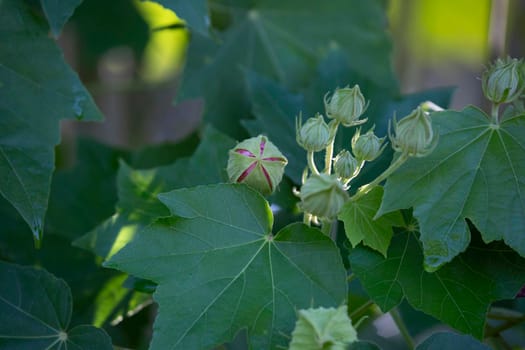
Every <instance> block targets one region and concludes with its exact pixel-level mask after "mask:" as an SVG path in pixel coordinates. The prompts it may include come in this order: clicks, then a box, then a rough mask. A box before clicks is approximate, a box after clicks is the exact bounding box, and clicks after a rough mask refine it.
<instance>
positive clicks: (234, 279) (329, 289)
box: [106, 184, 346, 349]
mask: <svg viewBox="0 0 525 350" xmlns="http://www.w3.org/2000/svg"><path fill="white" fill-rule="evenodd" d="M159 198H160V199H161V201H162V202H163V203H165V204H166V205H167V206H168V208H169V209H170V211H171V213H172V216H171V217H170V218H165V219H160V220H158V221H156V222H155V223H153V224H152V225H150V226H148V227H147V228H145V229H143V230H142V231H140V232H139V233H138V234H137V235H136V236H135V238H134V240H133V241H132V242H131V243H129V244H128V245H127V246H125V247H124V248H123V249H122V250H121V251H119V252H118V253H117V254H116V255H114V256H112V257H111V259H110V260H109V261H107V262H106V266H109V267H113V268H117V269H119V270H122V271H125V272H128V273H130V274H133V275H136V276H138V277H141V278H146V279H150V280H152V281H154V282H156V283H158V284H159V286H158V287H157V290H156V292H155V294H154V298H155V300H156V301H157V302H158V303H159V315H158V317H157V320H156V322H155V326H154V330H155V333H154V336H153V341H152V344H151V348H152V349H167V348H170V349H194V348H211V347H213V346H215V345H218V344H221V343H223V342H225V341H228V340H231V339H233V337H234V336H235V334H236V333H237V332H238V331H239V330H241V329H243V328H246V329H248V333H249V335H250V336H249V341H250V345H251V346H252V347H253V348H256V349H270V348H271V349H273V348H276V347H277V346H285V345H286V344H287V343H288V336H287V334H290V333H291V331H292V328H293V320H294V319H295V317H294V315H295V312H296V310H297V309H300V308H306V307H310V306H316V305H322V306H335V305H339V304H340V303H341V302H343V301H344V300H345V295H346V283H345V278H346V273H345V271H344V267H343V265H342V262H341V257H340V256H339V253H338V251H337V248H336V247H335V245H334V244H333V242H332V241H331V240H330V239H329V238H328V237H326V236H324V235H323V234H322V233H321V232H320V231H318V230H317V229H312V228H309V227H307V226H305V225H303V224H292V225H290V226H287V227H285V228H284V229H282V230H281V231H279V232H278V233H277V234H276V235H275V236H273V235H272V234H271V226H272V222H273V216H272V213H271V211H270V208H269V206H268V203H267V202H266V201H265V200H264V199H263V198H262V197H261V196H260V195H259V194H258V193H257V192H255V191H253V190H251V189H249V188H248V187H246V186H244V185H237V184H233V185H229V184H222V185H210V186H199V187H195V188H189V189H180V190H174V191H172V192H169V193H165V194H162V195H160V196H159ZM225 203H227V205H225Z"/></svg>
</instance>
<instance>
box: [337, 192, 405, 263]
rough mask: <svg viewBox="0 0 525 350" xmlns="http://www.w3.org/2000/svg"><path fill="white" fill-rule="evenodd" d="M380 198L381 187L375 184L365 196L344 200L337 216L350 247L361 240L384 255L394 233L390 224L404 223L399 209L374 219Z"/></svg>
mask: <svg viewBox="0 0 525 350" xmlns="http://www.w3.org/2000/svg"><path fill="white" fill-rule="evenodd" d="M381 198H383V188H382V187H380V186H377V187H376V188H374V189H373V190H371V191H370V192H368V193H367V194H366V195H365V196H363V197H361V198H359V199H357V200H350V201H348V202H346V203H345V205H344V206H343V208H342V209H341V211H340V212H339V215H338V216H337V217H338V219H339V220H342V221H343V222H344V224H345V233H346V237H348V240H349V241H350V243H351V244H352V247H355V246H357V245H358V244H359V243H361V242H363V244H364V245H366V246H369V247H370V248H372V249H375V250H377V251H378V252H380V253H381V254H383V256H385V257H386V253H387V250H388V246H389V245H390V240H391V239H392V234H393V233H394V232H393V229H392V226H403V224H404V223H403V216H402V215H401V213H400V212H399V211H396V212H392V213H388V214H385V215H383V216H381V217H379V218H376V219H374V215H375V213H376V212H377V210H378V209H379V206H380V205H381Z"/></svg>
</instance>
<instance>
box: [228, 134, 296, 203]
mask: <svg viewBox="0 0 525 350" xmlns="http://www.w3.org/2000/svg"><path fill="white" fill-rule="evenodd" d="M287 163H288V160H287V159H286V157H285V156H284V155H283V154H282V153H281V152H280V151H279V149H278V148H277V147H276V146H275V145H274V144H273V143H271V142H270V141H269V140H268V139H267V138H266V137H265V136H262V135H259V136H257V137H252V138H250V139H247V140H244V141H242V142H240V143H238V144H237V146H235V147H234V148H233V149H231V150H230V152H229V158H228V166H227V168H226V171H227V172H228V176H229V178H230V181H231V182H238V183H245V184H247V185H248V186H250V187H252V188H254V189H256V190H257V191H259V192H261V193H262V194H263V195H265V196H267V195H270V194H272V192H273V191H274V190H275V188H276V187H277V185H279V183H280V182H281V180H282V178H283V174H284V167H285V166H286V164H287Z"/></svg>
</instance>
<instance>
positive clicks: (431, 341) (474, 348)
mask: <svg viewBox="0 0 525 350" xmlns="http://www.w3.org/2000/svg"><path fill="white" fill-rule="evenodd" d="M442 349H462V350H489V349H490V348H489V347H488V346H486V345H484V344H482V343H480V342H479V341H477V340H476V339H474V338H472V337H471V336H469V335H462V334H457V333H451V332H440V333H434V334H432V335H431V336H430V337H428V338H427V339H425V341H424V342H422V343H421V344H419V345H418V346H417V348H416V350H442Z"/></svg>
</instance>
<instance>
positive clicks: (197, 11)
mask: <svg viewBox="0 0 525 350" xmlns="http://www.w3.org/2000/svg"><path fill="white" fill-rule="evenodd" d="M156 2H158V3H159V4H161V5H163V6H165V7H167V8H169V9H171V10H173V11H174V12H175V13H176V14H177V16H178V17H180V18H182V19H184V20H185V21H186V22H187V23H188V26H189V27H190V29H192V30H194V31H196V32H198V33H199V34H201V35H208V27H209V25H210V18H209V15H208V5H207V3H206V0H192V1H187V0H156Z"/></svg>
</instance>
